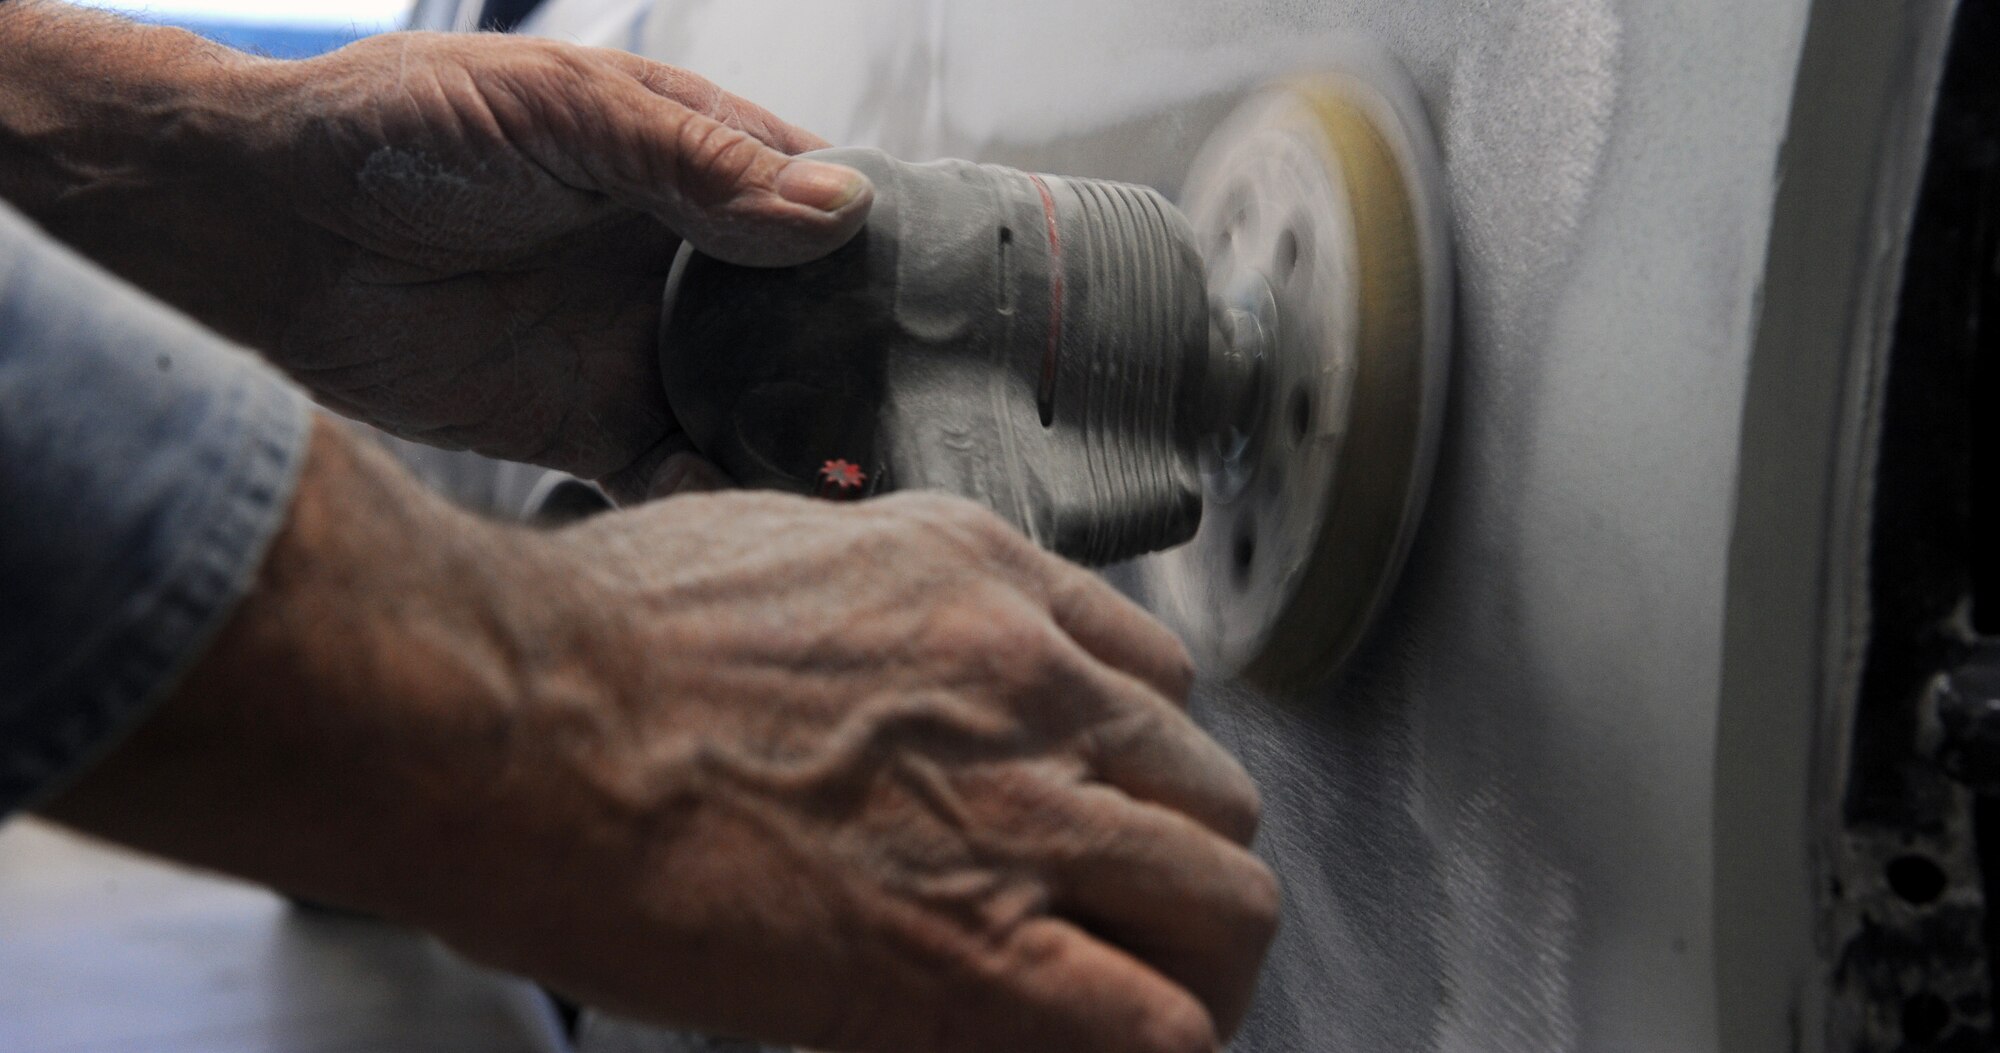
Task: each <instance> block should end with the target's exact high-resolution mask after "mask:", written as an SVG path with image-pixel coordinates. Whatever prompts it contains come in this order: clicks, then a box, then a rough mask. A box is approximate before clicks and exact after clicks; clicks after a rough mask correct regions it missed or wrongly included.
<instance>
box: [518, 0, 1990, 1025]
mask: <svg viewBox="0 0 2000 1053" xmlns="http://www.w3.org/2000/svg"><path fill="white" fill-rule="evenodd" d="M591 6H592V5H591V4H590V3H589V2H587V0H555V6H554V7H552V8H551V10H550V12H549V14H548V16H547V17H546V19H545V20H544V21H542V22H541V23H540V24H539V28H540V29H541V30H543V31H545V32H551V33H554V34H557V35H563V34H564V33H565V32H567V31H566V30H565V28H564V27H565V25H570V26H583V25H586V24H587V23H588V20H587V19H585V18H583V17H582V16H583V15H584V14H586V13H587V12H588V9H589V8H590V7H591ZM1949 8H1950V4H1949V3H1947V2H1943V0H1935V2H1932V0H1922V2H1915V3H1897V4H1883V3H1879V2H1878V3H1868V2H1862V0H1823V2H1820V3H1811V2H1809V0H1767V2H1759V3H1747V4H1746V3H1719V2H1714V0H1644V2H1641V0H1629V2H1619V0H1522V2H1519V3H1489V2H1481V0H1327V2H1320V3H1304V2H1297V0H1250V2H1245V3H1237V4H1228V5H1217V4H1212V3H1202V2H1197V0H1102V2H1097V3H1074V2H1070V0H1011V2H1000V0H950V2H934V0H905V2H890V0H880V2H872V3H869V2H859V0H856V2H846V3H825V4H814V5H799V4H795V3H791V2H789V0H676V2H673V3H661V4H658V5H655V6H654V7H652V8H651V9H650V13H644V12H642V13H638V14H635V15H634V20H633V21H632V22H631V23H630V24H629V28H628V30H625V31H623V32H627V33H628V35H627V36H624V37H621V38H618V39H612V38H611V37H608V36H607V37H602V38H599V39H598V42H606V43H614V44H618V45H620V46H631V47H635V48H637V49H638V50H642V51H644V52H645V53H647V54H649V55H650V56H652V57H654V58H658V59H662V60H666V61H671V62H677V63H680V64H683V65H686V66H689V67H692V68H693V69H695V70H697V71H699V72H702V73H704V74H707V75H709V76H711V77H713V78H715V79H717V80H718V81H720V82H721V83H723V84H724V85H725V86H727V87H729V88H731V89H732V90H735V91H738V92H740V93H742V94H745V95H747V96H750V97H752V98H755V99H758V100H759V101H760V102H763V103H765V104H766V105H768V106H770V107H771V108H772V109H774V110H775V111H777V112H778V113H780V114H782V115H784V116H786V117H788V118H790V119H793V120H796V121H798V122H800V123H803V124H805V125H807V126H810V127H813V128H814V129H815V130H817V131H819V132H820V133H822V134H824V135H826V136H828V137H829V138H831V139H834V140H836V141H842V142H860V143H866V144H869V145H877V146H882V147H884V148H886V149H888V150H890V151H892V152H895V153H898V154H900V155H902V156H907V157H911V158H923V157H930V156H954V155H955V156H967V157H972V158H976V159H980V160H989V161H999V162H1004V163H1008V164H1013V165H1017V166H1021V167H1025V168H1030V169H1035V170H1043V171H1059V172H1075V173H1079V174H1086V175H1094V176H1103V177H1111V178H1122V179H1129V180H1134V181H1139V182H1146V183H1150V184H1153V185H1155V186H1159V187H1161V188H1163V189H1166V190H1168V191H1170V192H1173V191H1177V190H1178V189H1179V185H1180V180H1181V179H1182V178H1183V176H1184V175H1185V173H1186V172H1187V170H1188V166H1189V164H1190V162H1191V161H1192V159H1193V157H1194V154H1195V151H1196V150H1197V149H1198V147H1199V145H1200V144H1201V142H1202V141H1203V140H1204V138H1205V136H1206V135H1207V133H1208V131H1209V130H1210V129H1211V128H1212V127H1214V126H1215V124H1216V122H1218V121H1219V120H1221V119H1222V117H1223V115H1224V114H1226V113H1227V112H1228V111H1229V109H1230V108H1231V107H1232V106H1233V105H1234V104H1235V102H1236V101H1237V100H1238V99H1239V98H1240V97H1241V96H1242V94H1243V93H1244V92H1246V91H1248V90H1250V89H1252V88H1254V87H1255V86H1257V85H1260V84H1264V83H1267V82H1269V81H1271V80H1274V79H1276V78H1280V77H1282V76H1285V75H1289V74H1296V73H1310V72H1312V71H1314V70H1315V69H1316V68H1317V67H1318V66H1319V65H1320V64H1321V63H1322V62H1324V61H1325V59H1326V57H1327V56H1329V55H1332V54H1336V53H1338V52H1339V51H1340V50H1341V49H1342V48H1343V47H1345V46H1346V45H1345V44H1344V42H1345V41H1347V40H1349V39H1351V37H1352V36H1353V35H1354V34H1362V35H1366V36H1368V37H1371V38H1373V39H1375V40H1378V41H1379V42H1381V43H1382V45H1383V46H1385V47H1386V48H1387V49H1388V50H1389V51H1390V52H1391V53H1392V54H1394V55H1395V56H1396V57H1397V58H1398V59H1400V60H1401V61H1402V62H1403V63H1404V64H1405V65H1407V66H1408V67H1409V68H1410V69H1411V70H1412V72H1413V75H1414V77H1415V80H1416V81H1417V84H1418V88H1419V91H1420V93H1421V95H1422V97H1423V99H1424V102H1425V104H1426V106H1427V107H1428V109H1429V111H1430V113H1431V116H1432V119H1433V121H1434V123H1435V124H1436V126H1437V127H1438V129H1439V134H1440V138H1441V147H1442V150H1441V152H1442V155H1443V158H1444V164H1445V170H1446V176H1447V185H1448V192H1449V198H1450V205H1451V208H1452V211H1453V214H1454V223H1455V229H1454V235H1455V239H1456V241H1457V244H1458V246H1459V250H1460V258H1459V270H1458V279H1459V289H1458V291H1459V294H1460V295H1459V306H1460V325H1459V341H1458V345H1457V347H1456V349H1455V351H1456V355H1455V367H1454V371H1453V375H1452V382H1451V390H1450V392H1449V400H1448V404H1449V406H1450V410H1449V413H1448V418H1447V422H1446V427H1445V431H1444V435H1443V441H1442V446H1441V449H1440V458H1439V463H1438V470H1437V477H1436V484H1435V488H1434V490H1433V492H1432V496H1431V501H1430V506H1429V511H1428V513H1427V516H1426V520H1425V522H1424V525H1423V527H1422V529H1421V531H1420V532H1419V534H1418V536H1417V538H1416V541H1415V545H1414V548H1413V550H1412V553H1411V557H1410V562H1409V567H1408V570H1407V572H1406V574H1405V577H1404V580H1403V582H1402V584H1401V586H1400V587H1399V589H1398V590H1397V592H1396V594H1395V595H1394V596H1393V597H1392V598H1391V600H1390V602H1389V605H1388V607H1387V609H1386V610H1385V615H1384V622H1383V624H1382V625H1381V626H1380V627H1379V628H1378V630H1377V631H1375V632H1373V633H1372V634H1371V635H1370V637H1369V638H1368V639H1367V640H1366V641H1364V643H1363V645H1362V647H1361V649H1360V651H1359V652H1358V653H1357V656H1356V659H1355V661H1354V662H1353V663H1352V664H1351V665H1350V667H1349V670H1348V672H1347V673H1346V674H1345V676H1344V678H1343V679H1342V680H1340V681H1339V682H1337V683H1334V684H1331V685H1328V686H1327V687H1325V688H1324V689H1322V690H1320V691H1317V692H1314V693H1312V694H1311V695H1310V696H1309V697H1302V698H1296V699H1292V700H1290V701H1291V702H1292V703H1293V704H1290V705H1285V704H1277V702H1276V701H1275V700H1274V699H1272V698H1270V697H1267V696H1264V695H1260V694H1258V693H1257V692H1255V691H1252V690H1250V689H1248V688H1247V687H1246V686H1244V685H1243V684H1240V683H1231V682H1222V681H1212V682H1209V683H1206V684H1204V685H1203V687H1202V689H1201V692H1200V696H1199V698H1198V700H1197V711H1198V713H1199V716H1200V719H1201V720H1202V721H1203V723H1204V724H1205V725H1206V726H1208V727H1209V728H1211V729H1212V730H1213V731H1214V732H1215V733H1216V734H1217V735H1218V736H1220V737H1221V738H1222V739H1223V740H1224V741H1225V742H1227V743H1228V744H1229V745H1231V746H1232V747H1233V748H1234V749H1235V750H1236V751H1237V752H1238V753H1239V754H1240V755H1241V756H1243V757H1244V758H1245V761H1246V763H1247V764H1248V765H1249V767H1250V769H1251V770H1252V772H1253V773H1254V774H1255V775H1256V776H1257V778H1258V781H1259V783H1260V784H1261V785H1262V787H1263V789H1264V793H1265V797H1266V802H1267V807H1268V812H1267V821H1266V827H1265V830H1264V832H1263V835H1262V839H1261V841H1260V851H1261V852H1262V853H1263V855H1264V856H1265V857H1266V858H1267V859H1269V860H1270V861H1271V862H1272V864H1273V865H1274V866H1275V867H1276V869H1277V870H1278V872H1279V874H1280V876H1281V878H1282V879H1283V881H1284V885H1285V891H1286V895H1287V897H1288V899H1287V904H1286V913H1285V919H1284V928H1283V931H1282V932H1281V934H1280V936H1279V938H1278V943H1277V946H1276V948H1275V950H1274V952H1273V956H1272V959H1271V962H1270V965H1269V969H1268V971H1267V973H1266V977H1265V981H1264V985H1263V987H1262V989H1261V992H1260V996H1259V1001H1258V1003H1257V1005H1256V1007H1255V1009H1254V1011H1253V1012H1252V1014H1251V1016H1250V1019H1249V1021H1248V1022H1247V1024H1246V1025H1245V1028H1244V1031H1243V1033H1242V1035H1241V1037H1240V1038H1239V1040H1238V1042H1237V1043H1236V1048H1238V1049H1240V1050H1257V1051H1269V1053H1287V1051H1318V1050H1333V1049H1367V1050H1383V1051H1393V1050H1453V1051H1458V1050H1467V1051H1471V1050H1480V1051H1516V1050H1518V1051H1530V1050H1532V1051H1538V1053H1539V1051H1551V1050H1593V1051H1595V1050H1676V1051H1684V1050H1710V1049H1733V1050H1746V1051H1747V1050H1768V1049H1782V1048H1786V1046H1787V1045H1788V1044H1789V1043H1790V1042H1792V1041H1795V1040H1796V1039H1797V1038H1799V1037H1802V1036H1810V1035H1811V1034H1813V1033H1814V1032H1815V1030H1816V1029H1815V1028H1814V1027H1813V1025H1812V1023H1811V1021H1809V1020H1806V1019H1805V1017H1806V1016H1807V1015H1808V1014H1809V1012H1810V1003H1811V1001H1812V996H1811V992H1812V990H1813V989H1814V987H1815V985H1816V984H1819V983H1821V982H1822V981H1823V977H1821V976H1820V975H1819V974H1818V973H1817V972H1816V969H1817V968H1818V963H1816V962H1815V961H1813V960H1812V958H1811V955H1812V949H1811V943H1810V938H1809V932H1808V927H1809V924H1810V908H1809V903H1810V901H1811V889H1810V888H1809V887H1808V881H1809V873H1810V871H1809V856H1810V847H1809V842H1810V841H1811V840H1812V838H1813V837H1814V836H1815V829H1814V828H1813V827H1812V821H1813V817H1812V812H1811V808H1810V806H1809V804H1808V802H1807V798H1808V793H1807V787H1806V785H1805V784H1806V782H1807V781H1808V779H1809V778H1811V771H1812V768H1813V762H1812V755H1811V751H1812V749H1813V744H1814V741H1815V739H1816V732H1815V727H1816V724H1818V723H1821V722H1831V723H1833V724H1838V722H1839V720H1838V714H1837V705H1836V706H1835V707H1834V709H1832V710H1829V712H1828V713H1824V714H1823V713H1820V712H1818V711H1817V709H1816V707H1821V706H1823V705H1827V704H1828V703H1837V701H1838V698H1839V696H1840V692H1841V688H1842V686H1843V682H1842V677H1843V676H1844V675H1846V674H1845V671H1844V670H1843V667H1842V666H1841V665H1840V663H1839V661H1838V648H1837V646H1834V644H1835V643H1837V641H1839V640H1840V639H1841V638H1842V636H1843V634H1844V633H1846V632H1848V631H1850V630H1851V628H1852V627H1851V626H1849V625H1847V623H1846V622H1845V621H1844V617H1845V615H1844V613H1843V612H1842V611H1840V610H1838V609H1835V608H1831V607H1830V606H1829V605H1830V604H1833V603H1835V602H1836V601H1837V600H1838V599H1839V594H1838V592H1837V591H1835V592H1830V591H1829V589H1828V587H1827V583H1828V582H1829V580H1838V575H1836V574H1833V573H1832V572H1831V571H1830V570H1829V569H1828V568H1829V565H1830V564H1833V563H1837V562H1838V561H1840V560H1841V559H1843V558H1844V557H1843V553H1844V552H1848V551H1851V549H1849V548H1843V547H1842V545H1841V544H1840V541H1841V539H1842V538H1845V537H1849V536H1851V535H1852V534H1853V533H1854V532H1855V531H1857V530H1858V528H1859V524H1857V523H1856V522H1855V521H1854V516H1855V515H1856V513H1855V512H1854V504H1853V502H1852V501H1849V500H1846V499H1844V498H1842V497H1841V494H1842V493H1843V492H1844V491H1846V490H1851V489H1852V487H1850V486H1846V485H1845V484H1842V483H1840V479H1841V478H1842V476H1841V474H1840V473H1842V472H1845V471H1847V470H1848V469H1849V468H1850V467H1851V466H1852V464H1853V463H1854V461H1855V454H1854V451H1856V450H1858V449H1862V448H1863V447H1862V446H1860V445H1859V444H1860V443H1861V442H1862V440H1863V438H1864V437H1865V432H1866V429H1865V424H1866V421H1867V419H1868V413H1869V407H1870V405H1871V403H1870V401H1869V399H1868V397H1867V395H1866V391H1865V387H1864V388H1857V387H1856V386H1855V385H1856V383H1858V381H1857V378H1865V376H1866V373H1867V369H1866V368H1865V367H1866V366H1867V363H1868V356H1869V355H1870V354H1872V353H1873V352H1872V351H1871V345H1870V343H1869V341H1868V339H1867V337H1868V334H1870V333H1872V332H1875V331H1877V330H1879V328H1880V324H1881V321H1882V311H1883V310H1884V309H1885V304H1886V303H1887V302H1888V301H1887V299H1886V298H1885V297H1883V296H1882V295H1881V291H1882V289H1883V287H1884V286H1885V285H1890V286H1892V285H1893V274H1894V265H1895V257H1896V255H1897V251H1898V249H1899V247H1900V243H1901V239H1902V237H1903V230H1904V227H1903V223H1904V221H1905V220H1906V218H1907V211H1908V192H1907V188H1906V187H1905V186H1904V184H1905V183H1907V182H1910V181H1909V180H1907V179H1906V178H1905V179H1901V180H1900V181H1899V178H1898V177H1899V176H1902V177H1907V175H1908V174H1909V172H1910V171H1912V170H1914V168H1915V166H1916V163H1917V161H1918V160H1919V154H1920V149H1921V143H1920V142H1919V141H1918V139H1920V137H1913V136H1910V135H1907V134H1901V132H1899V131H1898V130H1903V131H1907V130H1908V129H1909V128H1913V127H1915V128H1920V127H1921V124H1922V114H1923V110H1924V107H1925V105H1926V104H1927V99H1928V93H1929V91H1930V90H1931V85H1932V84H1933V83H1934V79H1935V75H1936V55H1935V49H1927V48H1926V47H1925V46H1922V42H1923V41H1924V40H1925V39H1927V37H1929V36H1934V35H1935V27H1936V26H1938V25H1940V24H1941V22H1942V19H1943V17H1944V16H1945V15H1946V14H1947V13H1948V11H1949ZM565 11H567V12H569V16H570V17H571V21H569V22H565V21H564V17H565V15H564V12H565ZM1809 26H1810V27H1811V29H1812V32H1811V33H1810V34H1809V33H1808V27H1809ZM1802 58H1803V59H1804V61H1803V62H1802ZM1802 69H1803V70H1804V71H1805V72H1806V73H1807V74H1810V76H1808V77H1807V78H1806V80H1805V81H1804V82H1803V85H1802V82H1801V79H1800V78H1801V75H1802V74H1801V71H1802ZM1850 69H1851V70H1853V71H1856V75H1854V76H1846V75H1844V74H1843V73H1842V72H1841V71H1843V70H1850ZM1795 131H1800V132H1802V133H1806V134H1804V137H1803V138H1800V139H1798V140H1795V142H1797V143H1802V144H1804V145H1795V146H1793V147H1790V148H1788V147H1787V145H1786V144H1787V142H1788V136H1790V135H1791V134H1792V133H1793V132H1795ZM1786 162H1792V163H1793V165H1794V166H1793V167H1790V168H1786V167H1785V164H1786ZM1766 304H1777V305H1780V307H1779V310H1778V311H1777V313H1774V314H1770V315H1766V314H1764V313H1763V308H1764V306H1765V305H1766ZM1794 379H1795V380H1796V382H1793V380H1794ZM1753 380H1754V383H1753ZM1746 420H1747V421H1748V422H1749V426H1748V427H1747V428H1746V427H1745V423H1744V422H1745V421H1746ZM1746 440H1747V441H1748V442H1749V443H1750V446H1749V453H1748V454H1747V455H1746V452H1745V450H1746V447H1745V445H1744V443H1745V441H1746ZM1739 507H1741V508H1745V509H1748V510H1749V511H1751V512H1752V513H1754V514H1753V515H1751V516H1749V517H1748V518H1739V516H1738V510H1739ZM1795 538H1798V539H1803V543H1801V544H1789V543H1788V542H1789V541H1790V540H1791V539H1795ZM1733 553H1734V554H1735V555H1732V554H1733ZM1732 590H1740V598H1739V593H1738V592H1732ZM1725 639H1727V640H1728V649H1727V653H1726V662H1725ZM1725 671H1726V677H1727V678H1726V677H1725ZM1300 703H1303V704H1300ZM1718 742H1720V743H1721V749H1722V754H1721V756H1720V758H1719V756H1718ZM626 1048H639V1047H637V1046H628V1047H626Z"/></svg>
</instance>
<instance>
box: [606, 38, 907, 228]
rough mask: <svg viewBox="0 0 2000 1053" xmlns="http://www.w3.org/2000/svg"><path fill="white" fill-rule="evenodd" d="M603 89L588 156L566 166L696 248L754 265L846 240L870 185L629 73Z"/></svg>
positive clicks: (868, 198)
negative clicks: (794, 153) (785, 149)
mask: <svg viewBox="0 0 2000 1053" xmlns="http://www.w3.org/2000/svg"><path fill="white" fill-rule="evenodd" d="M601 90H602V93H603V95H605V96H606V97H605V98H603V99H601V102H600V109H599V111H598V113H597V114H596V115H595V116H596V119H597V121H598V122H600V124H599V126H598V127H596V128H595V129H594V133H595V134H593V135H592V136H589V137H588V141H586V142H585V143H584V144H582V145H583V146H584V148H585V150H586V155H585V156H580V157H571V158H569V159H567V160H568V163H569V164H572V165H575V166H577V167H579V168H581V169H582V170H583V171H584V172H585V173H586V174H587V176H588V178H589V179H590V180H591V181H593V182H594V183H595V184H596V186H597V189H600V190H602V191H603V192H604V193H606V194H609V195H610V196H611V197H613V198H614V199H616V200H617V201H618V202H619V203H620V204H623V205H625V206H626V207H629V208H634V209H637V210H640V211H643V212H647V213H650V214H652V215H654V216H657V217H658V218H659V219H660V220H661V221H663V222H665V223H666V224H667V225H668V226H670V227H672V228H673V229H674V230H675V231H676V232H677V233H679V234H680V235H681V236H682V237H683V238H685V239H687V240H688V241H690V242H692V243H693V244H694V246H695V247H696V248H697V249H700V250H701V251H702V252H705V253H707V254H709V255H711V256H714V257H716V258H717V259H721V260H726V261H728V262H731V263H740V264H748V265H754V266H785V265H790V264H796V263H804V262H806V261H808V260H814V259H818V258H819V257H821V256H824V255H826V254H827V253H829V252H832V251H833V250H834V249H836V248H839V247H840V246H841V245H843V244H845V243H846V242H847V240H848V239H850V238H852V237H853V236H854V233H855V231H857V230H859V229H861V224H862V222H863V221H864V220H866V218H867V215H868V209H869V207H870V206H871V205H872V204H873V202H874V188H873V186H872V185H871V184H870V183H869V182H868V179H867V177H866V176H864V175H862V174H861V173H860V172H857V171H855V170H854V169H852V168H847V167H845V166H842V165H835V164H828V163H825V162H821V161H815V160H811V159H809V158H796V159H795V158H792V157H790V156H788V155H786V154H785V153H784V152H782V151H781V150H779V149H777V148H775V147H773V146H771V145H770V144H769V143H767V142H765V141H763V140H761V139H759V138H758V137H757V136H756V135H753V134H751V133H750V132H748V131H745V130H743V129H742V128H739V127H733V126H731V125H730V124H728V123H726V122H725V121H723V120H719V119H717V118H715V117H712V116H709V115H708V114H706V113H702V112H699V111H698V110H696V109H693V108H690V107H688V106H686V105H683V104H682V103H680V102H678V101H676V100H674V99H671V98H668V97H666V96H663V95H660V94H657V93H655V92H653V91H649V90H647V89H646V88H645V87H644V86H643V85H641V84H640V83H639V82H638V81H637V80H634V79H631V78H626V77H619V78H615V80H614V81H613V82H612V83H611V84H608V85H603V86H601ZM773 120H775V118H773Z"/></svg>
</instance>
